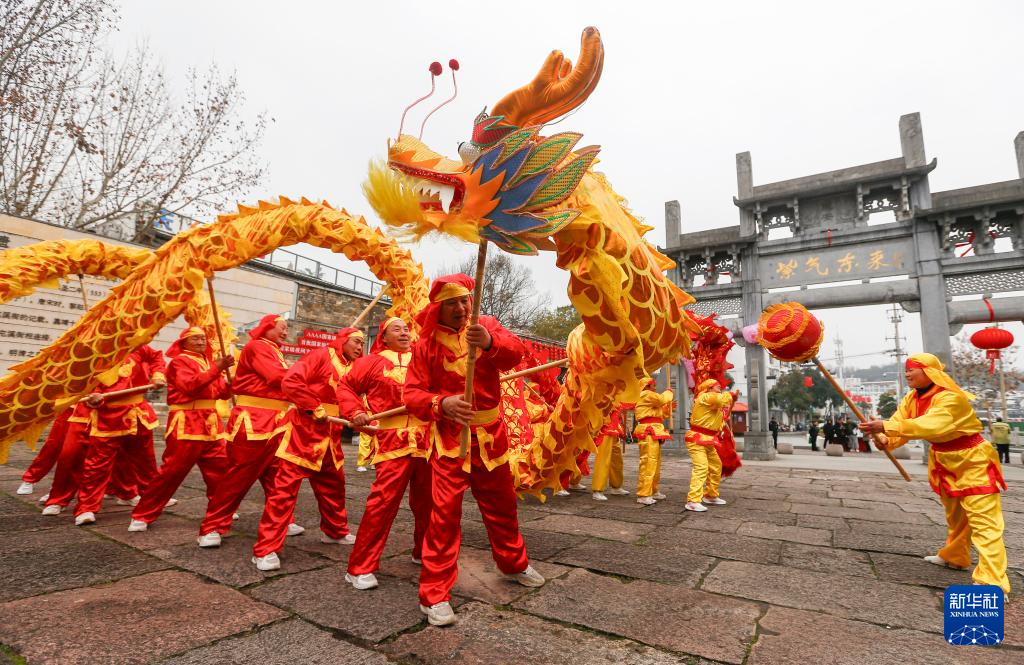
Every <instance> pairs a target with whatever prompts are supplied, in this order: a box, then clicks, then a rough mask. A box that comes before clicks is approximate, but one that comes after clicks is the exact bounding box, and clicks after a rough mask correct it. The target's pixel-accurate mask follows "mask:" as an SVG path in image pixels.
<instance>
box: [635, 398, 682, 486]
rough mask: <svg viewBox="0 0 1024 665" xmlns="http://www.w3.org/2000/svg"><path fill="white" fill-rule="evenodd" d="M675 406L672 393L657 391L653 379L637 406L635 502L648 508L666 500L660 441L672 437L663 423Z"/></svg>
mask: <svg viewBox="0 0 1024 665" xmlns="http://www.w3.org/2000/svg"><path fill="white" fill-rule="evenodd" d="M672 406H673V402H672V391H671V390H666V391H665V392H663V393H658V392H656V391H655V390H654V379H649V380H648V382H647V386H646V387H645V388H644V389H643V391H642V392H641V393H640V399H639V400H638V401H637V403H636V427H634V428H633V436H635V437H636V440H637V443H638V444H639V445H640V472H639V474H638V477H637V481H636V502H637V503H639V504H643V505H645V506H650V505H652V504H654V503H657V502H658V500H659V499H664V498H665V495H664V494H662V493H661V492H659V491H658V481H659V480H660V479H661V442H662V441H666V440H668V439H671V438H672V435H671V434H669V433H668V430H666V429H665V424H664V422H663V421H664V420H665V418H668V417H669V413H670V412H671V409H672Z"/></svg>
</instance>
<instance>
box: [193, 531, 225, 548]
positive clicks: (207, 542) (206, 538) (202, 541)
mask: <svg viewBox="0 0 1024 665" xmlns="http://www.w3.org/2000/svg"><path fill="white" fill-rule="evenodd" d="M196 542H197V543H199V546H200V547H220V534H219V533H217V532H216V531H211V532H210V533H204V534H203V535H201V536H199V537H198V538H196Z"/></svg>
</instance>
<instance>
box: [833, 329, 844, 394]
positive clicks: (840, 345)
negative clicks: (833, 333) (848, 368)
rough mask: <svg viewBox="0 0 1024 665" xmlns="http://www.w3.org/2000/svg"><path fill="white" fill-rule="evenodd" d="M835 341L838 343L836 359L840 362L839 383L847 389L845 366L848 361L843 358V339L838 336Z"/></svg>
mask: <svg viewBox="0 0 1024 665" xmlns="http://www.w3.org/2000/svg"><path fill="white" fill-rule="evenodd" d="M833 343H834V344H835V345H836V360H837V361H838V362H839V385H840V386H842V388H843V390H846V375H845V374H844V371H845V370H844V367H843V365H845V364H846V362H845V360H844V358H843V340H842V339H841V338H839V337H836V338H835V339H834V340H833Z"/></svg>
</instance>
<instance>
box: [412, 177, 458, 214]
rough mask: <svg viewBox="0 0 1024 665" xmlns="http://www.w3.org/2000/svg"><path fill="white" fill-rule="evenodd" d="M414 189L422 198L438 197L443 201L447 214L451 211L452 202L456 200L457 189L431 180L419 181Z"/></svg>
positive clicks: (442, 204)
mask: <svg viewBox="0 0 1024 665" xmlns="http://www.w3.org/2000/svg"><path fill="white" fill-rule="evenodd" d="M413 189H414V190H415V191H416V192H417V193H419V194H420V195H422V196H436V197H437V198H438V199H440V201H441V207H442V208H443V209H444V211H445V212H446V213H447V212H449V211H450V210H451V207H452V200H454V198H455V188H454V187H452V186H451V185H441V184H437V183H433V182H430V181H429V180H418V181H416V183H414V184H413Z"/></svg>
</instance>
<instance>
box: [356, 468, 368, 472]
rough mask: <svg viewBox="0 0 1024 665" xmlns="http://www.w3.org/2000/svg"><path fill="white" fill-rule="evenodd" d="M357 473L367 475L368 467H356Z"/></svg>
mask: <svg viewBox="0 0 1024 665" xmlns="http://www.w3.org/2000/svg"><path fill="white" fill-rule="evenodd" d="M356 471H358V472H359V473H366V467H365V466H357V467H356Z"/></svg>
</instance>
